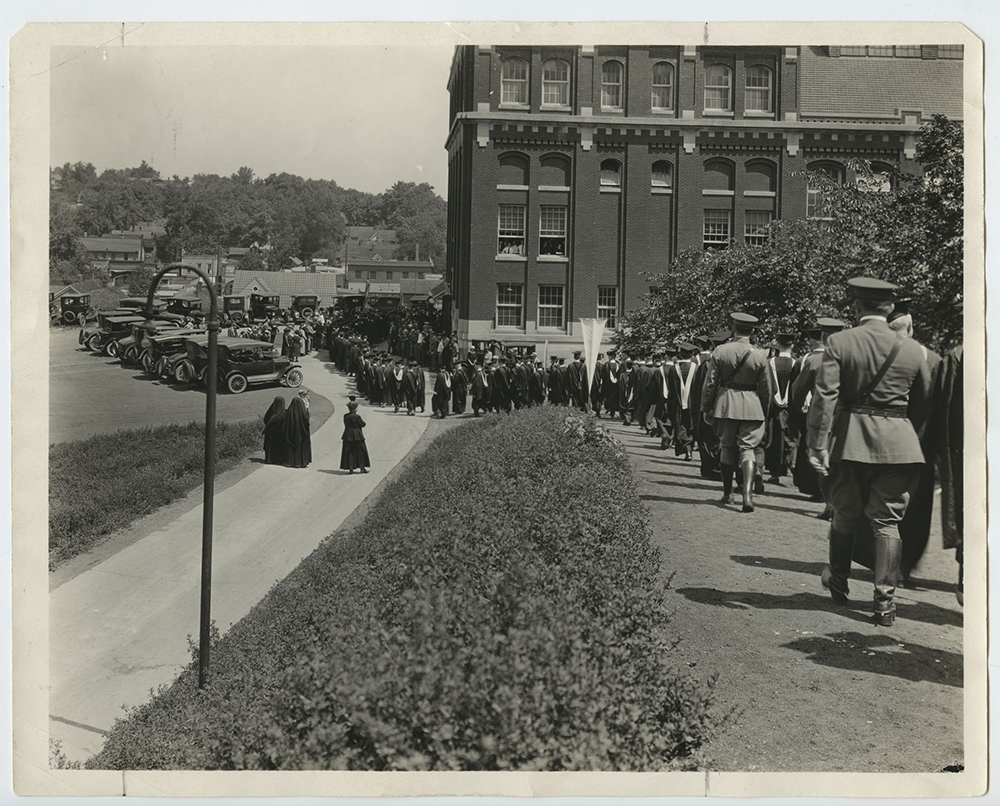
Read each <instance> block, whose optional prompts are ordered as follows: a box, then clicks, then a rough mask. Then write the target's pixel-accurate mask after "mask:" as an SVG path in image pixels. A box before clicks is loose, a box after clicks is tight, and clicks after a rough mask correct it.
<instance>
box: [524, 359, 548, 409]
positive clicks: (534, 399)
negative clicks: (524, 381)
mask: <svg viewBox="0 0 1000 806" xmlns="http://www.w3.org/2000/svg"><path fill="white" fill-rule="evenodd" d="M544 402H545V372H544V371H543V370H542V369H541V368H535V369H534V370H532V372H531V377H529V378H528V404H529V405H531V406H541V405H542V404H543V403H544Z"/></svg>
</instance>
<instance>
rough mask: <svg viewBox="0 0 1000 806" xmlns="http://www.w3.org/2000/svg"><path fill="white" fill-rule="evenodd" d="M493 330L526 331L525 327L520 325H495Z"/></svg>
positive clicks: (497, 331)
mask: <svg viewBox="0 0 1000 806" xmlns="http://www.w3.org/2000/svg"><path fill="white" fill-rule="evenodd" d="M491 330H492V331H493V332H494V333H524V328H523V327H521V326H519V325H494V326H493V327H492V328H491Z"/></svg>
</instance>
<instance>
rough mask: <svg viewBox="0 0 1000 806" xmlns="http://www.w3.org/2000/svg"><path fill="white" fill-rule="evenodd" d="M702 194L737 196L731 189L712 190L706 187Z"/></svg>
mask: <svg viewBox="0 0 1000 806" xmlns="http://www.w3.org/2000/svg"><path fill="white" fill-rule="evenodd" d="M701 195H702V196H735V195H736V194H735V193H734V192H733V191H731V190H710V189H706V190H703V191H702V192H701Z"/></svg>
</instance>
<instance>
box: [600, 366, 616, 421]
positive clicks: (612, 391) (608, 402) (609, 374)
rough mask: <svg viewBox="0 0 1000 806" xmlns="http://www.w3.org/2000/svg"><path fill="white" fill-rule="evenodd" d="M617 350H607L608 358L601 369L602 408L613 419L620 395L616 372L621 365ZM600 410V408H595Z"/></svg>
mask: <svg viewBox="0 0 1000 806" xmlns="http://www.w3.org/2000/svg"><path fill="white" fill-rule="evenodd" d="M617 355H618V354H617V351H615V350H608V360H607V362H606V363H605V364H604V366H603V368H602V369H601V394H602V395H603V396H604V408H605V409H607V412H608V415H609V416H610V417H611V419H612V420H614V419H615V418H616V417H617V416H618V410H619V407H620V405H621V404H620V402H619V401H620V399H621V395H620V393H619V389H618V374H619V373H620V372H621V366H620V365H619V364H618V358H617ZM597 410H598V411H600V409H597Z"/></svg>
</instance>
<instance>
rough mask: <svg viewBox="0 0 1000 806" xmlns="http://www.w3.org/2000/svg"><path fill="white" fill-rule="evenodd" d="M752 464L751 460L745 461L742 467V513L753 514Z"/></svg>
mask: <svg viewBox="0 0 1000 806" xmlns="http://www.w3.org/2000/svg"><path fill="white" fill-rule="evenodd" d="M754 464H755V463H754V461H753V460H752V459H747V460H746V461H744V462H743V465H742V470H743V511H744V512H753V484H754Z"/></svg>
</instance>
